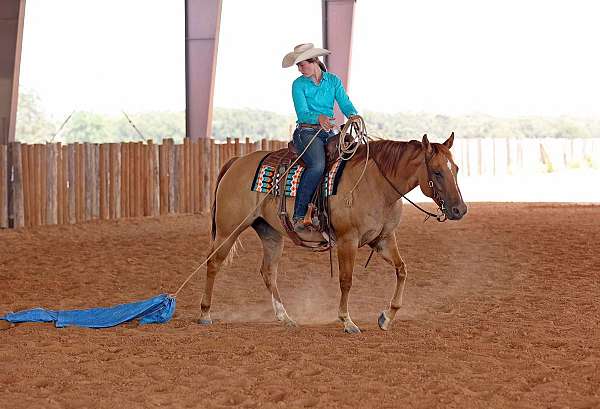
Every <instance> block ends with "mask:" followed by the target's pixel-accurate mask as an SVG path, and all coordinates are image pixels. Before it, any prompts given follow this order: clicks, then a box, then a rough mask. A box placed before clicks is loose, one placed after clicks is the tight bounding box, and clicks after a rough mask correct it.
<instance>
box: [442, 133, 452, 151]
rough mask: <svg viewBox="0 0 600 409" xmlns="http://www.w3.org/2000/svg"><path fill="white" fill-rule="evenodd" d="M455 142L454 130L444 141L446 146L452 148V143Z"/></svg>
mask: <svg viewBox="0 0 600 409" xmlns="http://www.w3.org/2000/svg"><path fill="white" fill-rule="evenodd" d="M453 143H454V131H453V132H452V133H451V134H450V137H449V138H448V139H446V141H445V142H444V146H445V147H446V148H448V149H450V148H452V144H453Z"/></svg>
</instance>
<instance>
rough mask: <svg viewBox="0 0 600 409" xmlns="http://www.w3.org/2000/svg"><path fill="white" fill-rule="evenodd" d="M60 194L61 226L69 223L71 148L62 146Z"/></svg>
mask: <svg viewBox="0 0 600 409" xmlns="http://www.w3.org/2000/svg"><path fill="white" fill-rule="evenodd" d="M60 169H61V179H60V187H59V188H60V192H61V199H62V213H61V219H60V223H61V224H67V223H69V147H68V146H67V145H61V147H60Z"/></svg>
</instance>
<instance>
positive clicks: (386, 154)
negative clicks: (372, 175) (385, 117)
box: [354, 140, 447, 175]
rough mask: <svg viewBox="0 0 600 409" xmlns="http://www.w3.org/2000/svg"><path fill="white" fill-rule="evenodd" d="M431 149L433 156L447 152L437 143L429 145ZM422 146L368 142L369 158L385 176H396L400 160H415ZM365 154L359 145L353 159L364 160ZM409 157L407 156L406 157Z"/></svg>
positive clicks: (407, 143) (409, 142)
mask: <svg viewBox="0 0 600 409" xmlns="http://www.w3.org/2000/svg"><path fill="white" fill-rule="evenodd" d="M430 145H431V148H432V149H433V155H436V154H437V153H438V152H440V151H443V150H447V148H446V147H445V146H444V145H442V144H439V143H432V144H430ZM421 147H422V144H421V142H420V141H415V140H412V141H408V142H407V141H390V140H377V141H371V142H369V156H370V157H371V158H374V159H375V160H376V161H377V163H378V164H379V166H380V168H381V171H382V172H383V173H385V174H386V175H396V173H397V171H398V163H400V161H401V160H403V159H407V160H412V159H415V158H416V157H417V156H419V154H420V153H421ZM366 154H367V149H366V146H365V145H361V146H360V148H359V149H358V151H357V152H356V155H355V156H354V159H355V160H357V161H359V160H361V159H362V160H364V158H365V157H366ZM407 155H409V156H407Z"/></svg>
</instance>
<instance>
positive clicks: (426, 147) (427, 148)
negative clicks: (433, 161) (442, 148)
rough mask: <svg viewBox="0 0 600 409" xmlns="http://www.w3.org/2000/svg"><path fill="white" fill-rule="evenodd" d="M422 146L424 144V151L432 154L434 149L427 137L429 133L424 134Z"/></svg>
mask: <svg viewBox="0 0 600 409" xmlns="http://www.w3.org/2000/svg"><path fill="white" fill-rule="evenodd" d="M421 146H423V151H425V153H426V154H427V155H431V152H432V151H433V149H432V148H431V144H430V143H429V139H427V134H425V135H423V140H422V141H421Z"/></svg>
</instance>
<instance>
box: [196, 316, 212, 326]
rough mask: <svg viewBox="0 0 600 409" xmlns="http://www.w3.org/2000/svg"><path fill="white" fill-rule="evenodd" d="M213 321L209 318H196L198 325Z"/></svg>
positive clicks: (208, 323) (209, 323)
mask: <svg viewBox="0 0 600 409" xmlns="http://www.w3.org/2000/svg"><path fill="white" fill-rule="evenodd" d="M212 323H213V321H212V320H211V319H210V318H209V319H204V318H200V319H199V320H198V324H200V325H211V324H212Z"/></svg>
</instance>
